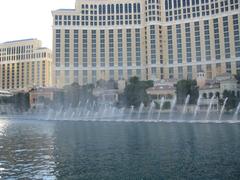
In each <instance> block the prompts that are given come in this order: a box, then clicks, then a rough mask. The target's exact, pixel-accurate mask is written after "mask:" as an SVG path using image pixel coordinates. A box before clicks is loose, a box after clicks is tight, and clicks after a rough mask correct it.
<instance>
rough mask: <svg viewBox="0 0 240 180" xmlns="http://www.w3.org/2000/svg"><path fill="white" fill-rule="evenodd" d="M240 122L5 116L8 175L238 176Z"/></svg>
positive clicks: (2, 140)
mask: <svg viewBox="0 0 240 180" xmlns="http://www.w3.org/2000/svg"><path fill="white" fill-rule="evenodd" d="M239 139H240V125H239V124H184V123H182V124H175V123H169V124H168V123H121V122H119V123H111V122H53V121H52V122H50V121H46V122H40V121H7V120H6V121H3V120H0V176H2V178H3V179H9V178H12V179H21V178H22V179H24V178H25V179H50V180H51V179H188V178H190V179H192V178H194V179H239V177H240V141H239Z"/></svg>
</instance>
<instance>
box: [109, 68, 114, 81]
mask: <svg viewBox="0 0 240 180" xmlns="http://www.w3.org/2000/svg"><path fill="white" fill-rule="evenodd" d="M109 79H111V80H114V70H112V69H111V70H110V71H109Z"/></svg>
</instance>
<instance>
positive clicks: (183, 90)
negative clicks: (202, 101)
mask: <svg viewBox="0 0 240 180" xmlns="http://www.w3.org/2000/svg"><path fill="white" fill-rule="evenodd" d="M176 94H177V103H178V104H184V103H185V99H186V97H187V95H190V101H189V104H196V103H197V99H198V96H199V89H198V86H197V82H196V80H181V81H178V82H177V85H176Z"/></svg>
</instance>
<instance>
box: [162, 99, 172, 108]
mask: <svg viewBox="0 0 240 180" xmlns="http://www.w3.org/2000/svg"><path fill="white" fill-rule="evenodd" d="M162 108H163V109H164V110H165V109H170V108H171V103H170V102H169V101H167V102H165V103H164V104H163V107H162Z"/></svg>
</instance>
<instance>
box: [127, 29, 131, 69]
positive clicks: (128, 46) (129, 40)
mask: <svg viewBox="0 0 240 180" xmlns="http://www.w3.org/2000/svg"><path fill="white" fill-rule="evenodd" d="M127 66H132V34H131V29H127Z"/></svg>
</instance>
